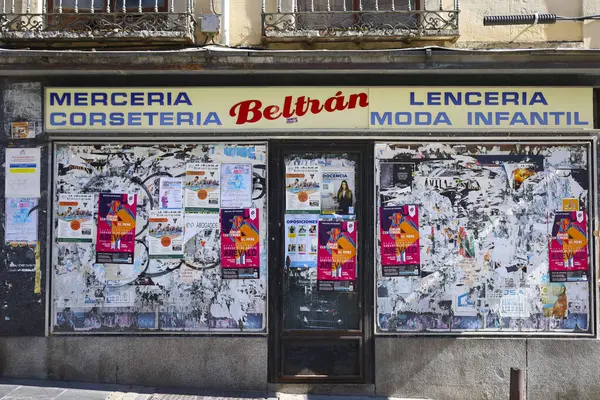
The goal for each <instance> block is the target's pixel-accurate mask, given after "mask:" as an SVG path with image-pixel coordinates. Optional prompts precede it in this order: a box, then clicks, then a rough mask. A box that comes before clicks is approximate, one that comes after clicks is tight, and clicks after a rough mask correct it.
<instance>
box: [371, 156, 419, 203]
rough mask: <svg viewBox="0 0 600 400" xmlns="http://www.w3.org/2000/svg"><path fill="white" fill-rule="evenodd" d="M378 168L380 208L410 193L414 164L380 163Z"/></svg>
mask: <svg viewBox="0 0 600 400" xmlns="http://www.w3.org/2000/svg"><path fill="white" fill-rule="evenodd" d="M379 168H380V182H381V188H380V193H381V205H382V206H386V205H387V203H388V202H389V201H390V200H392V199H394V198H395V197H396V196H398V195H401V194H408V193H410V192H411V191H412V185H413V175H414V164H412V163H406V162H391V161H390V162H385V161H382V162H381V164H380V167H379Z"/></svg>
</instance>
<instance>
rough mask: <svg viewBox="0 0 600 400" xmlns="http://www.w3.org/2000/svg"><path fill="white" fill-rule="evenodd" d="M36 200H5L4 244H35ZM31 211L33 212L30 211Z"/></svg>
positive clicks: (26, 198)
mask: <svg viewBox="0 0 600 400" xmlns="http://www.w3.org/2000/svg"><path fill="white" fill-rule="evenodd" d="M35 206H37V198H34V197H24V198H7V199H6V228H5V238H4V240H5V242H9V243H14V242H37V240H38V231H37V223H38V213H37V210H33V208H34V207H35ZM32 210H33V211H32Z"/></svg>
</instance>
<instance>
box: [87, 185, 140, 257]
mask: <svg viewBox="0 0 600 400" xmlns="http://www.w3.org/2000/svg"><path fill="white" fill-rule="evenodd" d="M136 207H137V197H136V195H135V194H116V193H100V195H99V196H98V228H97V229H98V230H97V235H96V262H97V263H99V264H105V263H108V264H133V259H134V253H135V215H136Z"/></svg>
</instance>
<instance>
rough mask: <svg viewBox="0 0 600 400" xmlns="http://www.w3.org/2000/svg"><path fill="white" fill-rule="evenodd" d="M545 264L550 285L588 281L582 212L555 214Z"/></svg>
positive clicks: (586, 249) (586, 236) (586, 242)
mask: <svg viewBox="0 0 600 400" xmlns="http://www.w3.org/2000/svg"><path fill="white" fill-rule="evenodd" d="M548 260H549V263H550V281H551V282H578V281H586V280H587V275H588V269H589V263H588V235H587V218H586V215H585V212H583V211H557V212H556V214H555V216H554V224H553V225H552V239H551V240H550V244H549V255H548Z"/></svg>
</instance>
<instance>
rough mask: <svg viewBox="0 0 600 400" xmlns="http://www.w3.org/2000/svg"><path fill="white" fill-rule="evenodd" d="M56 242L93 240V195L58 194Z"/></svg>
mask: <svg viewBox="0 0 600 400" xmlns="http://www.w3.org/2000/svg"><path fill="white" fill-rule="evenodd" d="M56 216H57V218H58V233H57V239H56V241H58V242H89V243H91V242H92V240H93V237H92V229H93V226H94V218H93V217H94V195H93V194H83V193H81V194H61V195H59V196H58V211H57V213H56Z"/></svg>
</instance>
